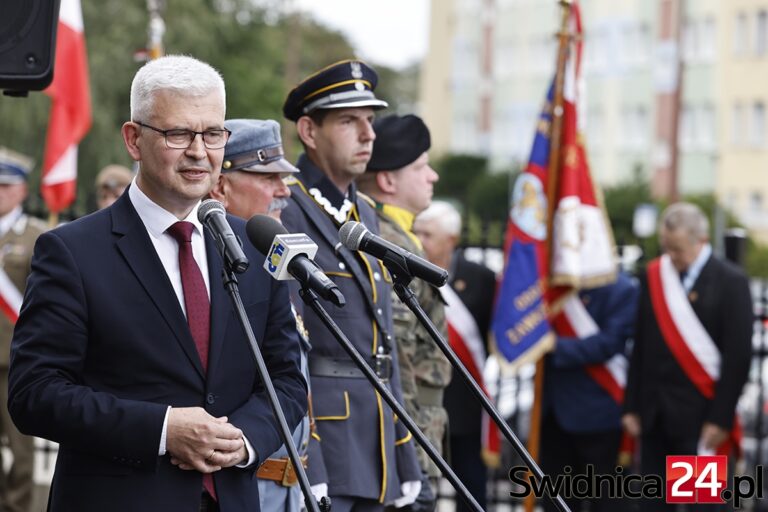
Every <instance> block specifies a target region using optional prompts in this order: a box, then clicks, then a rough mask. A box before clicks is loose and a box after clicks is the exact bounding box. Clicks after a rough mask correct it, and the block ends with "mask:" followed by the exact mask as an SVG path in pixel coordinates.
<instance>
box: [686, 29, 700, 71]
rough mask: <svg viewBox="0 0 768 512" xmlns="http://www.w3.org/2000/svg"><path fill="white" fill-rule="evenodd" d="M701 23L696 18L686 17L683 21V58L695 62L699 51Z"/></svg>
mask: <svg viewBox="0 0 768 512" xmlns="http://www.w3.org/2000/svg"><path fill="white" fill-rule="evenodd" d="M699 46H700V45H699V24H698V23H697V22H696V20H692V19H686V20H685V22H684V23H683V59H684V60H685V61H686V62H693V61H695V60H696V59H697V58H698V53H699Z"/></svg>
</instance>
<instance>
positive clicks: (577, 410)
mask: <svg viewBox="0 0 768 512" xmlns="http://www.w3.org/2000/svg"><path fill="white" fill-rule="evenodd" d="M637 295H638V290H637V286H636V284H634V283H633V282H632V281H631V280H630V279H629V278H628V277H627V276H625V275H622V274H619V275H618V276H617V277H616V281H615V282H613V283H610V284H608V285H605V286H600V287H597V288H592V289H588V290H582V291H581V292H580V293H579V294H578V296H575V297H571V298H568V299H567V302H566V303H565V305H564V307H563V311H562V312H561V313H560V314H559V315H557V316H556V317H555V318H554V319H553V321H552V322H553V325H554V327H555V332H556V333H557V338H556V342H555V348H554V350H553V351H552V352H551V353H550V354H548V355H547V358H546V369H545V371H544V394H543V396H544V399H543V408H542V409H543V413H542V422H541V443H540V445H541V467H542V470H544V472H545V473H547V474H549V475H550V476H552V477H553V478H555V477H556V476H558V475H564V474H565V468H566V467H570V468H571V472H572V473H571V474H574V475H576V474H581V475H583V474H586V472H587V465H591V466H592V467H593V468H594V472H595V474H601V475H612V474H614V473H615V468H616V465H617V461H618V458H619V449H620V445H621V438H622V432H621V407H622V399H623V395H624V387H625V383H626V378H627V373H626V371H627V358H626V356H625V349H626V345H627V342H628V341H629V340H630V338H631V336H632V329H633V328H634V324H635V318H636V316H637ZM606 494H607V493H604V494H603V496H601V498H600V499H599V500H597V499H594V500H590V501H591V503H590V508H589V510H592V511H593V512H601V511H602V512H609V511H618V510H621V505H620V504H619V502H618V501H617V500H610V499H608V496H607V495H606ZM565 500H566V503H567V504H568V506H569V507H570V509H571V510H573V511H574V512H577V511H579V510H582V506H583V505H584V504H585V501H586V500H581V499H579V498H575V497H571V498H565ZM544 510H545V511H547V512H549V511H554V510H557V509H556V508H555V505H554V503H553V502H552V501H551V500H549V499H545V500H544Z"/></svg>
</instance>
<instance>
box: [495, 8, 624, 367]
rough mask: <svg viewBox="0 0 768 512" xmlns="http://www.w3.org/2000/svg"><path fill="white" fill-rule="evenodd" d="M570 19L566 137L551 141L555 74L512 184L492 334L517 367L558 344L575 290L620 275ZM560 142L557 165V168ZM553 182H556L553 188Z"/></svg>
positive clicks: (574, 14)
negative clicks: (585, 132) (555, 322)
mask: <svg viewBox="0 0 768 512" xmlns="http://www.w3.org/2000/svg"><path fill="white" fill-rule="evenodd" d="M571 25H572V33H573V34H575V36H576V37H575V38H574V40H573V41H572V42H571V43H570V48H569V53H568V59H567V61H566V63H565V68H564V71H563V73H564V76H563V89H562V90H563V96H562V106H563V112H562V119H561V123H562V124H561V127H562V129H561V130H559V133H560V139H559V140H557V141H553V140H552V126H553V115H552V114H553V105H554V104H555V103H556V102H555V97H554V95H555V83H556V82H555V80H553V82H552V85H550V88H549V91H548V93H547V98H546V101H545V103H544V107H543V108H542V111H541V114H540V115H539V119H538V122H537V125H536V134H535V137H534V141H533V149H532V150H531V156H530V159H529V161H528V165H527V166H526V168H525V171H524V172H523V173H522V174H521V175H520V176H519V177H518V178H517V180H516V182H515V185H514V187H513V190H512V198H511V202H512V207H511V209H510V214H509V219H508V222H507V231H506V241H505V254H506V264H505V268H504V275H503V278H502V283H501V287H500V289H499V295H498V300H497V303H496V310H495V314H494V319H493V323H492V333H493V335H494V338H495V343H496V349H497V352H498V353H499V354H501V355H502V357H503V359H504V360H506V361H507V362H508V363H511V364H512V365H514V366H519V365H520V364H524V363H527V362H533V361H535V360H536V359H538V358H539V357H540V356H541V355H543V354H544V353H545V352H547V351H549V350H550V349H551V347H552V344H553V343H554V340H555V337H554V334H553V331H552V329H551V325H550V319H551V318H554V317H555V316H556V315H557V314H558V313H559V312H560V311H561V310H562V306H563V303H564V301H565V300H566V299H567V298H568V296H569V295H571V294H572V293H573V292H574V290H575V289H577V288H581V287H595V286H600V285H604V284H608V283H610V282H612V281H613V280H615V278H616V268H615V263H614V257H613V252H614V251H613V247H614V244H613V236H612V234H611V229H610V224H609V223H608V220H607V216H606V215H605V212H604V210H603V207H602V204H601V202H600V199H599V195H598V192H597V190H596V188H595V186H594V183H593V181H592V178H591V176H590V172H589V166H588V163H587V157H586V151H585V149H584V144H583V141H582V139H581V136H580V125H579V118H578V109H577V105H578V101H579V94H578V90H579V86H578V84H579V75H580V67H581V51H582V50H581V46H582V43H581V37H580V36H581V21H580V16H579V10H578V5H574V6H573V8H572V11H571ZM553 144H555V146H554V148H555V155H556V156H557V157H558V158H557V162H558V165H557V166H556V167H555V168H554V169H550V167H551V162H550V159H551V158H552V157H553V154H552V149H553ZM550 172H553V173H555V174H556V176H550V175H549V174H550ZM551 178H552V179H551ZM551 187H555V190H554V194H553V195H550V188H551ZM548 197H554V198H555V204H554V205H551V206H550V205H549V204H548V201H549V200H548ZM552 211H554V214H553V215H554V218H553V220H552V222H551V223H550V222H549V219H548V217H549V215H551V213H550V212H552ZM550 226H551V233H550V232H549V231H550ZM547 243H550V246H549V248H548V246H547ZM550 251H551V252H550ZM550 267H551V268H550Z"/></svg>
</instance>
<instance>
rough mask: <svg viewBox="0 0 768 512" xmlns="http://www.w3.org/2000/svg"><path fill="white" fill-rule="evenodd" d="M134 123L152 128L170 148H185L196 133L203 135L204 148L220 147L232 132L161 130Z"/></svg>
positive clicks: (220, 130)
mask: <svg viewBox="0 0 768 512" xmlns="http://www.w3.org/2000/svg"><path fill="white" fill-rule="evenodd" d="M134 123H136V124H137V125H139V126H143V127H144V128H149V129H150V130H154V131H156V132H157V133H161V134H162V135H163V137H164V138H165V145H166V146H167V147H168V148H170V149H187V148H188V147H189V146H191V145H192V142H194V140H195V137H197V136H198V135H202V136H203V144H205V147H206V148H208V149H221V148H223V147H224V146H226V145H227V141H228V140H229V136H230V135H232V132H231V131H229V130H227V129H226V128H222V129H214V130H204V131H202V132H196V131H194V130H182V129H179V128H174V129H172V130H161V129H160V128H155V127H154V126H149V125H148V124H144V123H140V122H138V121H134Z"/></svg>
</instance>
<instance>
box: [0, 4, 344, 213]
mask: <svg viewBox="0 0 768 512" xmlns="http://www.w3.org/2000/svg"><path fill="white" fill-rule="evenodd" d="M164 3H165V9H164V12H163V19H164V21H165V26H166V32H165V35H164V39H163V43H164V49H165V52H166V53H169V54H171V53H173V54H189V55H193V56H195V57H198V58H200V59H202V60H205V61H207V62H209V63H211V64H212V65H213V66H214V67H216V68H217V69H219V70H220V71H221V73H222V75H223V76H224V80H225V82H226V84H227V117H228V118H233V117H252V118H261V119H264V118H273V119H278V120H280V119H282V104H283V101H284V99H285V96H286V94H287V93H288V90H289V88H290V87H292V86H293V85H295V83H290V84H289V80H288V77H287V76H286V66H287V64H288V60H289V57H296V62H297V65H298V66H297V68H296V71H297V72H296V77H294V79H293V80H294V81H298V80H299V79H300V78H302V77H303V76H306V75H307V74H309V73H310V72H312V71H314V70H317V69H318V68H320V67H322V66H325V65H327V64H330V63H332V62H334V61H337V60H341V59H346V58H350V57H353V56H354V54H353V51H352V47H351V45H350V44H349V42H348V41H347V40H346V39H345V38H344V36H343V35H342V34H340V33H339V32H337V31H333V30H329V29H328V28H326V27H324V26H322V25H319V24H317V23H316V22H314V21H313V20H311V19H308V18H305V17H301V16H299V18H297V19H296V20H293V18H291V16H285V15H283V14H282V13H281V10H280V9H281V7H282V6H280V5H279V4H278V3H270V2H264V1H262V2H254V1H253V0H166V1H165V2H164ZM82 7H83V23H84V27H85V40H86V46H87V52H88V64H89V74H90V87H91V104H92V111H93V125H92V127H91V130H90V131H89V132H88V134H87V135H86V137H85V138H84V139H83V141H82V142H81V143H80V146H79V150H78V151H79V158H78V197H77V202H76V204H75V211H74V212H71V214H78V215H79V214H82V213H84V212H85V211H86V209H87V203H88V201H87V199H88V198H89V197H90V195H91V194H92V188H93V181H94V178H95V175H96V173H97V172H98V171H99V169H101V168H102V167H103V166H105V165H107V164H110V163H119V164H123V165H127V166H130V165H131V164H132V162H131V161H130V159H129V157H128V155H127V153H126V151H125V148H124V146H123V141H122V138H121V136H120V127H121V125H122V124H123V122H125V121H127V120H128V119H129V91H130V84H131V79H132V77H133V75H134V73H135V72H136V70H137V69H138V68H139V67H140V66H141V65H142V62H140V61H136V60H135V59H134V54H135V53H136V52H137V50H141V49H143V48H144V47H145V46H146V44H147V36H146V34H147V23H148V14H147V10H146V3H145V2H144V1H141V2H124V1H122V0H83V2H82ZM297 27H298V29H297ZM297 43H298V44H297ZM291 44H294V45H295V49H294V51H293V53H292V54H290V53H289V52H287V51H286V49H287V48H292V47H291ZM49 111H50V99H49V98H48V97H47V96H46V95H45V94H43V93H39V92H33V93H30V95H29V97H27V98H10V97H7V96H0V145H4V146H8V147H10V148H12V149H14V150H16V151H19V152H22V153H24V154H27V155H30V156H32V157H33V158H34V159H35V161H36V167H35V171H34V174H33V176H32V179H31V183H30V185H31V197H30V200H29V206H31V209H32V210H33V211H37V212H39V211H42V208H43V205H42V203H41V200H40V198H39V196H38V194H37V190H38V187H39V180H40V168H41V167H42V160H43V150H44V147H45V135H46V129H47V125H48V116H49ZM290 136H291V134H290V132H289V133H287V134H284V138H287V137H290ZM64 216H65V217H66V216H67V214H66V212H65V214H64Z"/></svg>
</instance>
